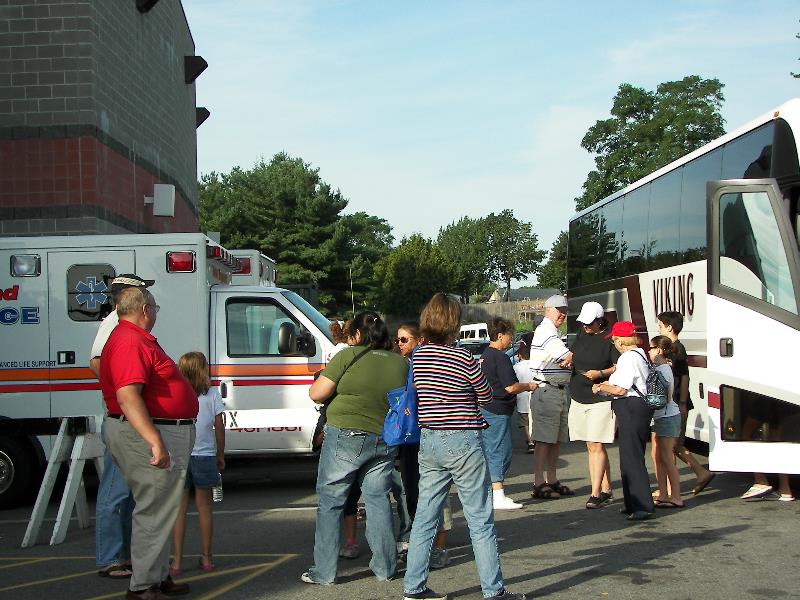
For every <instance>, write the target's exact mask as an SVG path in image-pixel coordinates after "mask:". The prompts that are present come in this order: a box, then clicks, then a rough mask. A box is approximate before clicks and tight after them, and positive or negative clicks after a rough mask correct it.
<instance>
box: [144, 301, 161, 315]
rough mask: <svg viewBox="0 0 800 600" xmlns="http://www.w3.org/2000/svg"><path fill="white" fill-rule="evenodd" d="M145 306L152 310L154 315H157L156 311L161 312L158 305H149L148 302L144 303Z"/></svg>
mask: <svg viewBox="0 0 800 600" xmlns="http://www.w3.org/2000/svg"><path fill="white" fill-rule="evenodd" d="M145 306H149V307H150V308H152V309H153V310H155V311H156V314H158V311H160V310H161V307H160V306H159V305H158V304H150V303H149V302H148V303H146V304H145Z"/></svg>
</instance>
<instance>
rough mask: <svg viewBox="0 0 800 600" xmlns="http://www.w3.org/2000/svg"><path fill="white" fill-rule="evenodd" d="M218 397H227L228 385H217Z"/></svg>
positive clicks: (223, 383)
mask: <svg viewBox="0 0 800 600" xmlns="http://www.w3.org/2000/svg"><path fill="white" fill-rule="evenodd" d="M219 395H220V396H222V397H223V398H227V397H228V385H227V384H226V383H225V382H224V381H223V382H222V383H220V384H219Z"/></svg>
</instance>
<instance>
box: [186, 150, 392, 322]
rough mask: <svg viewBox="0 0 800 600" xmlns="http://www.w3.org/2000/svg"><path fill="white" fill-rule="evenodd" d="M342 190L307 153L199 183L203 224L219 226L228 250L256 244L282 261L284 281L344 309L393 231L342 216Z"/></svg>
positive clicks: (329, 309) (324, 304)
mask: <svg viewBox="0 0 800 600" xmlns="http://www.w3.org/2000/svg"><path fill="white" fill-rule="evenodd" d="M346 207H347V199H345V198H344V197H343V196H342V194H341V192H340V191H339V190H335V191H334V190H333V189H332V188H331V186H330V185H329V184H327V183H325V182H324V181H322V179H321V178H320V176H319V169H316V168H313V167H312V166H311V165H310V163H306V162H304V161H303V160H302V159H301V158H293V157H291V156H289V155H287V154H285V153H279V154H276V155H275V156H274V157H273V158H272V160H270V161H269V162H268V163H267V162H264V160H260V161H259V162H257V163H256V164H255V165H254V166H253V168H252V169H250V170H243V169H241V168H239V167H235V168H233V169H232V170H231V172H230V173H223V174H219V173H210V174H208V175H204V176H203V177H202V178H201V180H200V208H199V216H200V226H201V228H202V229H203V230H204V231H219V232H221V235H222V239H221V241H222V243H223V245H225V246H226V247H228V248H252V249H257V250H260V251H261V252H263V253H264V254H267V255H268V256H270V257H272V258H274V259H275V260H276V261H277V263H278V272H279V273H280V281H281V282H283V283H313V284H316V285H317V286H318V287H319V289H320V306H321V308H322V309H323V312H326V313H328V314H331V313H343V312H344V311H345V310H346V309H349V308H350V306H351V301H350V290H349V287H350V285H349V284H350V279H349V272H350V268H351V266H355V267H356V269H355V271H356V274H355V275H354V280H353V284H354V285H353V288H354V289H353V292H354V295H355V291H356V287H358V288H359V294H360V295H361V296H362V298H361V299H360V301H363V296H365V295H366V292H365V291H364V290H363V288H364V285H365V283H364V282H365V281H366V282H371V281H372V273H371V268H372V264H374V262H375V261H377V260H378V259H379V258H380V257H381V256H382V255H383V254H385V253H386V252H388V251H389V249H390V247H391V241H392V236H391V229H390V228H389V225H388V224H387V223H386V222H385V221H383V220H382V219H377V218H376V217H370V216H369V215H366V214H365V213H356V214H355V215H348V216H343V215H342V214H341V213H342V211H343V210H344V209H345V208H346Z"/></svg>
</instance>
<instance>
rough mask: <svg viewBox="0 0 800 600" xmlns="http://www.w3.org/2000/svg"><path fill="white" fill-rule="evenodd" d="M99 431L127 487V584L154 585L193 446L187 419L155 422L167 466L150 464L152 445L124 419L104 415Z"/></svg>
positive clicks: (163, 568) (163, 573)
mask: <svg viewBox="0 0 800 600" xmlns="http://www.w3.org/2000/svg"><path fill="white" fill-rule="evenodd" d="M104 427H105V437H106V440H107V443H108V449H109V451H110V452H111V456H112V457H113V458H114V462H115V463H117V465H118V466H119V468H120V471H122V474H123V475H124V477H125V481H126V482H127V483H128V487H130V488H131V492H133V499H134V501H135V502H136V508H134V511H133V528H132V533H131V562H132V563H133V577H131V583H130V589H131V590H132V591H135V592H136V591H141V590H144V589H147V588H149V587H151V586H154V585H159V584H160V583H161V582H162V581H164V580H165V579H166V578H167V575H168V573H169V549H170V539H171V535H172V528H173V526H174V525H175V519H176V517H177V515H178V508H179V506H180V500H181V494H182V493H183V486H184V482H185V480H186V468H187V466H188V463H189V455H190V454H191V452H192V448H193V447H194V437H195V428H194V426H193V425H156V429H158V430H159V432H160V433H161V439H163V440H164V444H165V445H166V447H167V450H169V453H170V455H171V456H172V462H173V463H174V465H173V467H172V469H157V468H156V467H153V466H152V465H150V459H151V458H152V456H153V455H152V451H151V448H150V445H149V444H148V443H147V442H146V441H144V439H142V437H141V436H140V435H139V434H138V433H137V432H136V430H135V429H134V428H133V427H132V426H131V424H130V423H129V422H128V421H120V420H119V419H109V418H106V420H105V424H104Z"/></svg>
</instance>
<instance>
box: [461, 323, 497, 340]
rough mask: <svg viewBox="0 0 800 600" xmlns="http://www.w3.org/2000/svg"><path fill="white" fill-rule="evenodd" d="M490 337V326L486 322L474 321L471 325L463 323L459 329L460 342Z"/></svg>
mask: <svg viewBox="0 0 800 600" xmlns="http://www.w3.org/2000/svg"><path fill="white" fill-rule="evenodd" d="M488 339H489V327H488V325H486V323H472V324H471V325H462V326H461V329H460V330H459V331H458V340H459V341H460V342H476V341H479V340H488Z"/></svg>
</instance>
